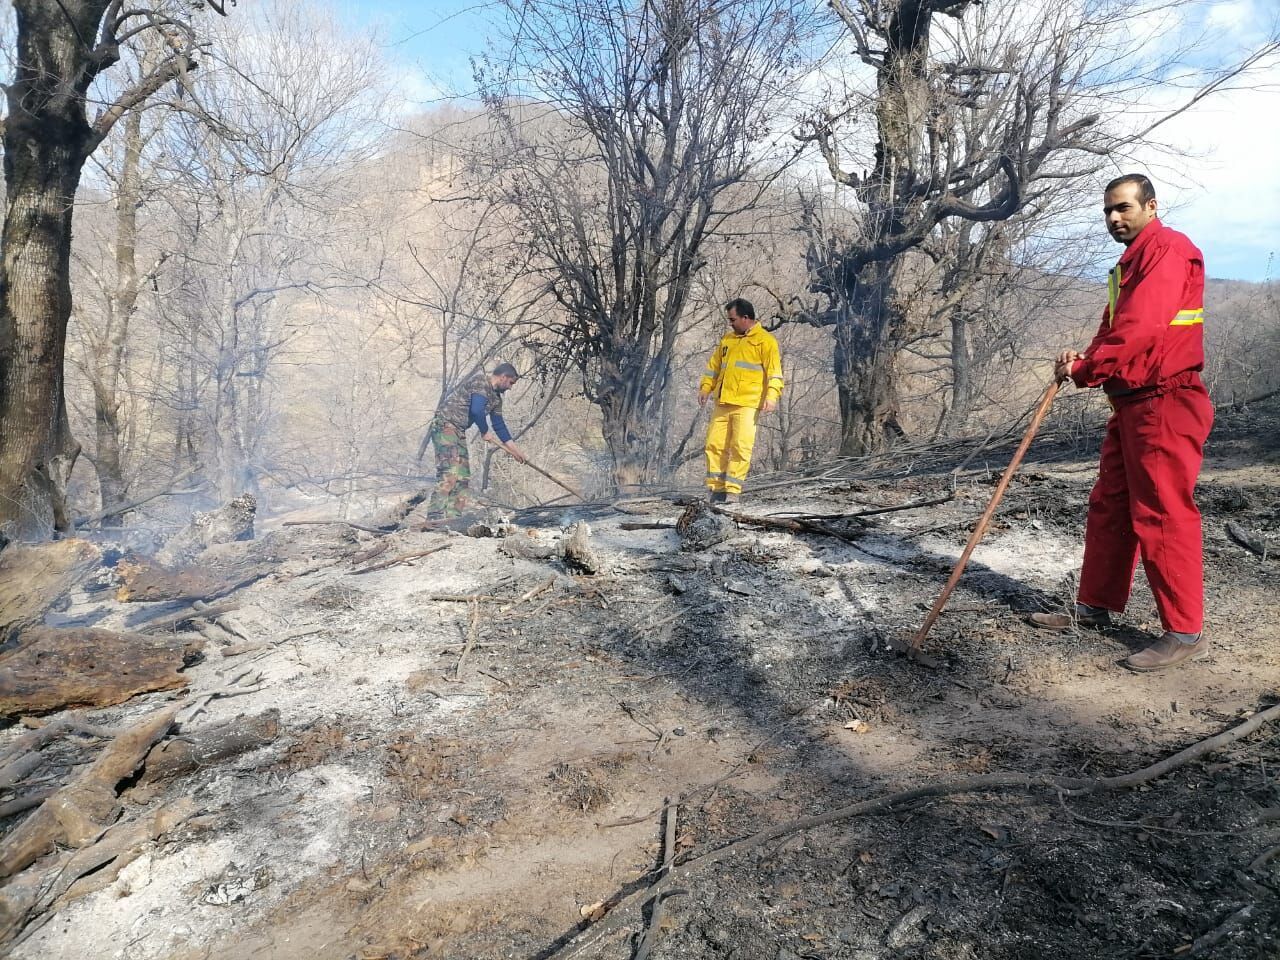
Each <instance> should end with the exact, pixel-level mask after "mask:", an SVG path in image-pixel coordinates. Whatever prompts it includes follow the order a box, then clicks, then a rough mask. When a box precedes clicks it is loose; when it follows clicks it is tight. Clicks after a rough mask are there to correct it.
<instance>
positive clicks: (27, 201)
mask: <svg viewBox="0 0 1280 960" xmlns="http://www.w3.org/2000/svg"><path fill="white" fill-rule="evenodd" d="M13 6H14V12H15V13H16V14H17V51H16V52H17V58H16V65H15V76H14V80H13V82H12V83H11V84H10V85H9V86H8V88H7V91H6V92H7V99H8V116H7V118H6V120H5V125H4V178H5V216H4V228H3V238H2V240H0V242H2V243H3V255H0V530H3V531H4V532H5V533H6V534H8V535H9V536H11V537H12V536H19V537H24V538H26V537H35V538H43V537H47V536H48V535H50V534H51V533H52V532H53V531H54V530H66V529H68V527H69V517H68V516H67V509H66V483H67V479H68V477H69V476H70V473H71V468H72V466H73V465H74V463H75V459H76V456H77V454H78V453H79V445H78V444H77V443H76V442H75V440H74V439H73V438H72V437H71V435H70V430H69V429H68V428H67V417H66V398H65V395H64V389H63V370H62V367H63V356H64V353H65V349H66V337H67V320H68V318H69V317H70V315H71V282H70V261H71V213H72V204H73V201H74V199H75V194H76V189H77V187H78V186H79V184H80V173H81V170H82V169H83V167H84V162H85V160H86V159H87V158H88V156H89V153H90V151H91V150H92V149H93V147H94V146H95V145H96V140H95V137H94V132H93V129H92V127H91V126H90V124H89V121H88V117H87V115H86V112H85V94H86V92H87V91H88V88H89V84H90V83H91V82H92V80H93V78H94V76H96V74H97V73H98V71H99V70H101V69H102V68H103V67H104V66H106V65H107V64H108V63H109V62H110V60H109V55H107V54H104V55H103V58H102V59H98V58H95V56H94V48H93V46H91V45H90V44H89V43H86V38H95V37H96V36H97V33H98V25H99V22H100V21H101V19H102V16H103V14H104V13H105V11H106V9H107V6H108V0H93V2H64V3H62V4H58V3H51V2H38V0H15V2H14V5H13Z"/></svg>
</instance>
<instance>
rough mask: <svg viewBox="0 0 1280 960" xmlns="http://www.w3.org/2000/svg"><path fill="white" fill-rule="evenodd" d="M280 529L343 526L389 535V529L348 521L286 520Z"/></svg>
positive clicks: (379, 534) (363, 531)
mask: <svg viewBox="0 0 1280 960" xmlns="http://www.w3.org/2000/svg"><path fill="white" fill-rule="evenodd" d="M281 526H282V527H327V526H343V527H350V528H351V529H352V530H359V531H361V532H362V533H374V534H377V535H378V536H383V535H384V534H387V533H390V532H391V530H389V529H382V528H380V527H366V526H363V525H361V524H359V523H352V522H351V521H350V520H286V521H285V522H284V523H282V524H281Z"/></svg>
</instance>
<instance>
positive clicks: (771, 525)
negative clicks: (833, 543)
mask: <svg viewBox="0 0 1280 960" xmlns="http://www.w3.org/2000/svg"><path fill="white" fill-rule="evenodd" d="M711 509H712V510H714V511H715V512H716V513H719V514H723V515H724V516H726V517H728V518H729V519H730V520H732V521H734V522H735V523H740V524H742V525H743V526H747V527H762V528H764V529H765V530H786V531H787V532H788V533H817V534H821V535H822V536H824V537H835V538H836V539H837V540H843V541H844V542H845V543H855V542H856V541H855V540H854V538H853V537H851V536H849V535H848V534H847V533H842V532H841V531H839V530H836V529H834V528H832V527H828V526H827V525H826V524H823V523H819V522H818V521H816V520H802V519H795V520H782V519H778V518H776V517H753V516H751V515H750V514H749V513H738V512H736V511H733V510H726V509H725V508H724V507H719V506H715V505H714V504H713V505H712V507H711Z"/></svg>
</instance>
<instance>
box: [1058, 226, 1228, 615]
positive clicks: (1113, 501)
mask: <svg viewBox="0 0 1280 960" xmlns="http://www.w3.org/2000/svg"><path fill="white" fill-rule="evenodd" d="M1108 287H1109V290H1108V292H1109V297H1108V301H1109V302H1108V304H1107V308H1106V310H1105V311H1104V312H1103V314H1102V324H1101V326H1099V328H1098V333H1097V336H1095V337H1094V338H1093V342H1092V343H1090V344H1089V347H1088V349H1087V350H1086V351H1085V355H1084V359H1083V360H1080V361H1077V363H1076V364H1075V366H1074V367H1073V369H1072V371H1071V378H1072V379H1073V380H1074V381H1075V382H1076V384H1077V385H1079V386H1081V387H1096V386H1101V387H1102V388H1103V390H1104V391H1106V393H1107V395H1108V396H1109V397H1110V398H1111V402H1112V406H1113V407H1114V408H1115V414H1114V416H1112V418H1111V420H1110V421H1109V422H1108V424H1107V433H1106V437H1105V438H1104V440H1103V443H1102V457H1101V462H1100V463H1099V466H1098V480H1097V483H1096V484H1095V485H1094V488H1093V492H1092V493H1091V494H1090V496H1089V517H1088V521H1087V523H1086V526H1085V552H1084V568H1083V570H1082V571H1081V574H1080V592H1079V595H1078V599H1079V601H1080V602H1081V603H1085V604H1088V605H1089V606H1093V607H1101V608H1103V609H1106V610H1112V611H1122V610H1123V609H1124V607H1125V604H1126V602H1127V601H1128V599H1129V590H1130V586H1131V585H1132V582H1133V572H1134V569H1135V567H1136V566H1137V562H1138V556H1139V554H1141V556H1142V565H1143V567H1144V569H1145V570H1146V572H1147V580H1148V581H1149V582H1150V584H1151V591H1152V593H1153V594H1154V595H1155V600H1156V607H1157V609H1158V610H1159V612H1160V620H1161V622H1162V624H1163V625H1164V629H1165V630H1174V631H1177V632H1179V633H1187V634H1195V633H1199V632H1200V630H1201V627H1202V625H1203V616H1204V581H1203V577H1204V570H1203V563H1202V553H1201V525H1200V511H1199V510H1198V509H1197V507H1196V504H1195V499H1194V491H1195V484H1196V477H1197V475H1198V474H1199V472H1200V463H1201V460H1202V459H1203V451H1204V442H1205V439H1206V438H1207V437H1208V435H1209V429H1210V427H1211V426H1212V425H1213V404H1212V403H1210V401H1209V395H1208V393H1207V392H1206V391H1205V389H1204V385H1203V384H1202V383H1201V382H1200V374H1199V371H1200V370H1202V369H1203V368H1204V340H1203V331H1204V256H1203V255H1202V254H1201V253H1200V251H1199V250H1198V249H1196V247H1195V245H1194V244H1192V242H1191V241H1190V240H1188V239H1187V238H1186V237H1185V236H1183V235H1182V234H1181V233H1178V232H1177V231H1176V230H1170V229H1169V228H1168V227H1166V226H1165V225H1164V224H1162V223H1161V222H1160V221H1159V220H1152V221H1151V222H1150V223H1149V224H1147V226H1146V227H1144V228H1143V230H1142V232H1141V233H1139V234H1138V236H1137V237H1135V238H1134V240H1133V242H1132V243H1131V244H1129V246H1128V248H1127V249H1126V250H1125V252H1124V255H1123V256H1121V257H1120V262H1119V263H1117V264H1116V266H1115V268H1114V269H1113V270H1112V271H1111V277H1110V282H1109V284H1108Z"/></svg>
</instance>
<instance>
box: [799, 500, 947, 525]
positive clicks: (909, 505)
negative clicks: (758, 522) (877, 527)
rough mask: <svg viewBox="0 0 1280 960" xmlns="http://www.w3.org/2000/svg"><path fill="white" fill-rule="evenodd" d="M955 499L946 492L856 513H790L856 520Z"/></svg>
mask: <svg viewBox="0 0 1280 960" xmlns="http://www.w3.org/2000/svg"><path fill="white" fill-rule="evenodd" d="M954 499H955V494H954V493H948V494H947V495H946V496H944V497H935V498H934V499H932V500H912V501H911V502H910V503H900V504H898V505H897V506H894V507H875V508H874V509H871V510H859V511H858V512H857V513H800V514H792V515H790V519H792V520H857V519H859V518H861V517H876V516H879V515H880V514H882V513H897V512H899V511H900V510H919V509H921V508H922V507H936V506H939V505H941V504H944V503H950V502H951V501H952V500H954Z"/></svg>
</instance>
